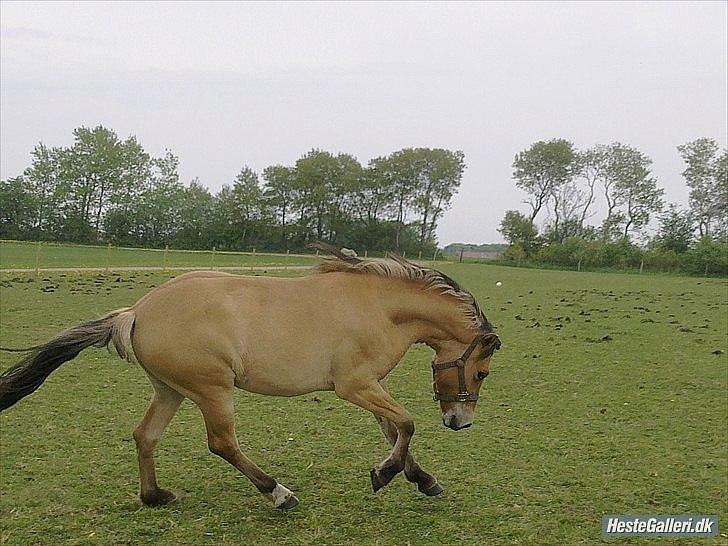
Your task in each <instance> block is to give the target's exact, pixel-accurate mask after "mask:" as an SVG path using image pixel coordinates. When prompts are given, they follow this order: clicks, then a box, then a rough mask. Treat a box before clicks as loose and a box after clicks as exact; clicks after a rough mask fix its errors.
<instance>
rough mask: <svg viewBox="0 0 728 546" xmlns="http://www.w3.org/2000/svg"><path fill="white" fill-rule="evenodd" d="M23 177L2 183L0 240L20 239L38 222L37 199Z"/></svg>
mask: <svg viewBox="0 0 728 546" xmlns="http://www.w3.org/2000/svg"><path fill="white" fill-rule="evenodd" d="M28 189H29V188H28V186H27V184H26V182H25V180H24V179H23V177H22V176H16V177H15V178H10V179H8V180H2V181H0V238H3V239H20V238H23V237H24V236H25V235H26V234H27V233H29V232H31V231H32V230H33V228H34V226H35V224H36V222H37V210H38V206H37V204H36V199H35V197H34V195H33V194H32V193H31V192H30V191H28Z"/></svg>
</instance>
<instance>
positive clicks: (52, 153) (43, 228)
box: [23, 142, 62, 239]
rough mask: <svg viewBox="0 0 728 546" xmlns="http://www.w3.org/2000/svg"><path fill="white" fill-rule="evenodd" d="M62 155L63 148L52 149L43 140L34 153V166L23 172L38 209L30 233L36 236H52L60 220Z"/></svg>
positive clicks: (32, 155)
mask: <svg viewBox="0 0 728 546" xmlns="http://www.w3.org/2000/svg"><path fill="white" fill-rule="evenodd" d="M61 154H62V150H60V149H59V148H49V147H48V146H46V145H45V144H43V143H42V142H40V143H38V144H37V145H36V146H35V148H33V151H32V152H31V153H30V155H31V157H32V162H31V166H30V167H28V168H27V169H25V172H24V173H23V178H24V180H25V182H26V184H27V191H28V192H29V194H30V195H31V196H32V203H33V205H34V209H35V210H34V214H33V221H32V225H31V226H30V228H29V229H28V235H29V236H31V237H33V238H37V239H47V238H52V237H53V236H54V233H53V231H54V229H55V228H56V227H57V224H58V222H59V216H60V210H59V201H60V198H61V195H60V194H61V192H60V191H59V183H60V179H59V178H60V158H61Z"/></svg>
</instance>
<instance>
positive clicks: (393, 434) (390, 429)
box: [375, 379, 443, 497]
mask: <svg viewBox="0 0 728 546" xmlns="http://www.w3.org/2000/svg"><path fill="white" fill-rule="evenodd" d="M379 383H380V384H381V385H382V388H383V389H384V390H385V391H387V392H389V389H387V385H386V383H385V382H384V380H383V379H382V380H381V381H380V382H379ZM375 417H376V418H377V422H379V426H380V427H381V429H382V432H383V433H384V437H385V438H386V439H387V440H389V443H390V444H392V445H394V444H395V443H396V442H397V428H396V427H395V426H394V424H393V423H392V422H391V421H389V420H388V419H385V418H384V417H379V416H375ZM404 476H405V478H407V481H409V482H412V483H415V484H417V489H418V490H419V491H420V492H421V493H424V494H425V495H427V496H428V497H434V496H435V495H439V494H440V493H442V492H443V489H442V486H441V485H440V484H439V483H437V478H435V476H433V475H432V474H430V473H428V472H427V471H425V470H424V469H423V468H422V467H421V466H420V465H419V464H417V461H415V457H414V455H412V452H411V451H410V452H408V453H407V458H406V459H405V461H404Z"/></svg>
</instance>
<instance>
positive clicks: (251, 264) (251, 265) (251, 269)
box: [250, 247, 255, 272]
mask: <svg viewBox="0 0 728 546" xmlns="http://www.w3.org/2000/svg"><path fill="white" fill-rule="evenodd" d="M254 265H255V247H253V261H252V262H250V271H251V272H252V271H253V266H254Z"/></svg>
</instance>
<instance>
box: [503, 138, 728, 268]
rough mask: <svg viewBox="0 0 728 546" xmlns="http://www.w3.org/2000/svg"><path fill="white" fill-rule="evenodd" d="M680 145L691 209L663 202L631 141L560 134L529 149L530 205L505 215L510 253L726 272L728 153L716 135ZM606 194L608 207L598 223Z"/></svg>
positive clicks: (520, 174) (529, 258) (556, 261)
mask: <svg viewBox="0 0 728 546" xmlns="http://www.w3.org/2000/svg"><path fill="white" fill-rule="evenodd" d="M677 151H678V153H679V154H680V156H681V157H682V159H683V160H684V162H685V165H686V168H685V170H684V171H683V173H682V176H683V177H684V179H685V182H686V184H687V186H688V188H689V190H690V196H689V206H688V208H681V207H679V206H678V205H676V204H674V203H672V204H669V205H668V204H666V203H665V200H664V191H663V190H662V188H660V187H659V186H658V184H657V180H656V178H655V176H654V175H653V174H652V172H651V165H652V160H651V159H650V158H649V157H648V156H647V155H646V154H644V153H642V152H641V151H639V150H638V149H636V148H634V147H632V146H629V145H626V144H622V143H619V142H614V143H612V144H608V145H602V144H600V145H597V146H594V147H593V148H590V149H587V150H578V149H576V148H575V147H574V144H573V143H572V142H570V141H568V140H565V139H553V140H549V141H539V142H536V143H534V144H532V145H531V146H530V147H529V148H528V149H526V150H523V151H521V152H520V153H518V154H517V155H516V156H515V159H514V161H513V179H514V180H515V184H516V186H517V187H518V188H520V189H521V190H523V191H525V192H526V194H527V198H526V200H525V203H526V205H527V206H528V210H527V212H526V213H523V212H520V211H515V210H509V211H506V213H505V216H504V217H503V219H502V221H501V224H500V229H499V231H500V232H501V233H502V234H503V236H504V238H505V239H506V240H507V241H508V243H509V247H508V249H507V251H506V252H505V255H504V256H505V258H506V260H509V261H512V262H518V263H521V262H533V263H542V264H552V265H560V266H576V265H578V266H581V265H582V264H583V265H584V266H585V267H614V266H616V267H635V266H639V267H643V266H644V265H645V264H647V265H648V266H650V267H652V268H654V269H668V270H683V271H688V272H695V273H719V274H728V152H726V150H725V149H724V150H721V149H720V147H719V146H718V144H717V143H716V141H715V140H713V139H710V138H699V139H697V140H694V141H692V142H688V143H686V144H683V145H680V146H678V147H677ZM600 199H601V201H602V203H603V208H604V211H605V215H604V218H603V219H602V221H601V223H599V224H596V225H593V224H591V223H590V222H589V219H591V218H593V217H594V216H595V215H596V209H597V201H598V200H600ZM539 217H541V218H543V222H542V224H541V225H540V226H539V225H538V224H537V219H538V218H539ZM655 217H657V219H658V220H659V229H658V230H657V232H656V233H655V234H654V235H652V236H650V235H648V234H646V233H645V228H646V227H647V226H648V224H649V223H650V220H651V219H653V218H655ZM637 242H641V243H643V244H641V245H638V244H636V243H637Z"/></svg>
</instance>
